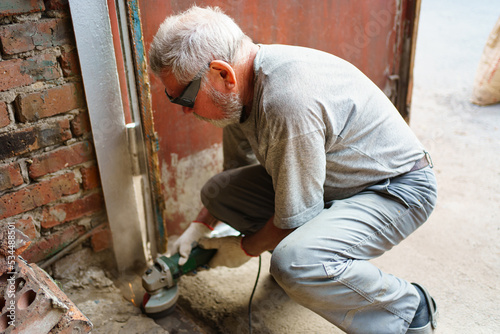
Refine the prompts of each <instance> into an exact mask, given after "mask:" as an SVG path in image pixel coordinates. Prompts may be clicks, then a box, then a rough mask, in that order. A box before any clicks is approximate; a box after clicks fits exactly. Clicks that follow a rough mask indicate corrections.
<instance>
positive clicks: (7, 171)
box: [0, 163, 24, 191]
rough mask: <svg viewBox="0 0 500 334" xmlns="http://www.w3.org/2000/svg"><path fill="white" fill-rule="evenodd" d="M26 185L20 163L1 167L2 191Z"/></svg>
mask: <svg viewBox="0 0 500 334" xmlns="http://www.w3.org/2000/svg"><path fill="white" fill-rule="evenodd" d="M23 183H24V180H23V175H22V174H21V168H20V167H19V164H18V163H12V164H9V165H4V166H0V191H3V190H6V189H10V188H13V187H17V186H20V185H21V184H23Z"/></svg>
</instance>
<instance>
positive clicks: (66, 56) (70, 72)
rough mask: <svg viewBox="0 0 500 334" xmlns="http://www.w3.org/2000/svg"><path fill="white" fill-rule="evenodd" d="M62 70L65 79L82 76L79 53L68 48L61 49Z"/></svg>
mask: <svg viewBox="0 0 500 334" xmlns="http://www.w3.org/2000/svg"><path fill="white" fill-rule="evenodd" d="M60 59H61V60H60V61H61V69H62V71H63V74H64V76H65V77H71V76H75V75H80V73H81V72H80V62H79V60H78V51H77V50H76V49H70V48H68V47H62V48H61V58H60Z"/></svg>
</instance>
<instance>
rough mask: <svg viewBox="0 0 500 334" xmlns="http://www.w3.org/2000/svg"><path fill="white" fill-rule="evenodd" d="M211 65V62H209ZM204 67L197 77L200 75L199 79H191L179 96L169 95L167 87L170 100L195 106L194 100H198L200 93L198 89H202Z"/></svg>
mask: <svg viewBox="0 0 500 334" xmlns="http://www.w3.org/2000/svg"><path fill="white" fill-rule="evenodd" d="M208 66H210V63H209V64H208ZM203 70H204V69H202V70H201V71H200V73H198V74H197V75H196V76H195V77H198V76H199V78H198V79H194V80H193V81H191V82H190V83H189V84H188V85H187V86H186V88H184V90H183V91H182V93H181V95H179V96H177V97H175V98H174V97H172V96H170V95H168V93H167V89H165V94H166V95H167V97H168V99H169V100H170V102H172V103H175V104H179V105H181V106H183V107H188V108H193V107H194V101H195V100H196V96H197V95H198V91H199V90H200V86H201V76H200V74H201V73H202V72H203Z"/></svg>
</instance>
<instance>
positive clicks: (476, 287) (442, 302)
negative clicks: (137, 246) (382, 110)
mask: <svg viewBox="0 0 500 334" xmlns="http://www.w3.org/2000/svg"><path fill="white" fill-rule="evenodd" d="M495 8H496V10H495ZM498 9H499V8H498V0H478V1H475V2H474V4H472V3H471V2H470V1H467V0H460V1H457V0H439V1H438V0H435V1H431V0H423V4H422V11H421V18H420V26H419V36H418V45H417V54H416V62H415V68H414V75H415V82H414V91H413V104H412V111H411V115H412V116H411V127H412V128H413V129H414V131H415V132H416V134H417V135H418V136H419V138H420V139H421V141H422V142H423V144H424V145H425V146H426V147H427V148H428V150H429V151H430V153H431V154H432V158H433V160H434V164H435V171H436V173H437V176H438V183H439V202H438V206H437V208H436V210H435V212H434V213H433V215H432V216H431V218H430V219H429V221H428V222H427V223H426V224H425V225H424V226H423V227H422V228H421V229H419V230H418V231H417V232H415V233H414V234H413V235H411V236H410V237H409V238H408V239H407V240H406V241H405V242H403V243H402V244H401V245H399V246H397V247H396V248H394V249H393V250H391V251H390V252H388V253H387V254H385V255H384V256H382V257H380V258H379V259H376V260H375V261H373V262H374V263H375V264H376V265H378V266H379V267H380V268H381V269H382V270H384V271H386V272H390V273H392V274H394V275H397V276H399V277H402V278H405V279H407V280H410V281H416V282H419V283H421V284H423V285H424V286H426V287H427V288H428V289H429V291H430V292H431V294H432V295H433V296H434V297H435V299H436V300H437V303H438V307H439V312H440V318H439V321H438V330H437V333H441V334H444V333H500V307H499V306H498V305H499V301H500V300H499V297H498V295H499V293H500V257H499V255H500V243H499V242H498V240H499V237H500V235H499V234H500V224H499V222H500V204H499V203H500V195H499V191H498V189H499V188H500V167H499V166H500V153H499V152H500V151H499V148H500V105H496V106H491V107H477V106H474V105H472V104H470V103H469V98H470V93H471V90H472V84H473V80H474V76H475V71H476V68H477V64H478V62H479V59H480V56H481V53H482V50H483V47H484V44H485V41H486V39H487V37H488V34H489V33H490V31H491V29H492V27H493V25H494V23H495V21H496V19H497V18H498V15H499V14H500V13H499V10H498ZM269 260H270V254H268V253H266V254H264V255H263V256H262V270H261V275H260V280H259V283H258V287H257V290H256V293H255V296H254V300H253V304H252V324H253V326H252V327H253V333H266V334H267V333H269V334H284V333H301V334H308V333H311V334H312V333H342V332H341V331H340V330H339V329H337V328H335V327H334V326H333V325H331V324H329V323H328V322H326V321H325V320H324V319H322V318H321V317H319V316H317V315H316V314H314V313H312V312H310V311H309V310H307V309H305V308H303V307H301V306H299V305H297V304H296V303H294V302H293V301H291V300H290V298H288V296H287V295H286V294H285V293H284V292H283V291H282V290H281V289H280V288H279V287H278V285H277V284H276V283H275V282H274V281H273V279H272V277H271V276H270V275H269V271H268V269H269ZM68 262H72V261H70V260H69V261H68ZM258 264H259V263H258V259H253V260H251V261H250V262H249V263H247V264H245V265H244V266H242V267H240V268H237V269H228V268H217V269H212V270H209V271H203V272H200V273H198V274H197V275H195V276H188V277H184V278H183V279H182V280H181V283H180V293H181V297H180V300H179V303H178V305H179V308H178V309H177V311H176V313H175V314H173V315H172V316H170V317H167V318H164V319H162V320H160V321H157V322H156V324H154V323H153V322H151V321H150V320H149V319H145V318H144V317H142V316H141V315H140V314H137V312H136V309H134V308H131V309H130V310H126V309H127V307H125V306H124V304H123V303H124V299H123V298H121V297H120V298H117V299H116V298H115V297H116V296H117V291H118V289H116V288H115V287H114V286H112V285H110V284H111V283H109V282H107V283H106V284H107V285H106V284H104V285H106V286H107V287H106V289H107V292H106V293H108V292H109V294H110V296H109V297H106V296H107V295H106V294H103V293H101V294H100V296H98V297H96V296H95V294H94V295H92V296H91V297H85V296H82V294H83V293H84V291H85V289H81V290H78V287H76V288H77V290H78V291H79V292H78V291H76V292H75V294H72V295H71V296H72V297H71V298H72V299H74V300H76V301H77V302H76V304H77V305H78V306H79V307H81V308H82V310H85V311H84V313H86V314H87V315H88V316H89V317H90V319H91V320H93V322H94V324H95V325H96V327H95V331H94V332H93V333H115V332H116V333H167V332H168V333H173V334H175V333H200V334H201V333H208V334H211V333H224V334H226V333H227V334H232V333H237V334H240V333H248V314H247V312H248V300H249V298H250V294H251V292H252V288H253V285H254V282H255V277H256V275H257V270H258ZM86 275H87V276H88V273H86ZM101 276H102V275H101ZM85 277H86V276H85ZM85 277H84V278H82V279H83V282H85V281H86V280H87V278H85ZM133 280H134V279H131V280H130V281H133ZM90 281H92V282H95V281H96V280H95V279H93V280H92V279H91V280H90ZM135 282H136V283H137V277H136V278H135ZM115 283H116V282H115ZM116 284H117V285H120V283H119V282H118V283H116ZM135 285H137V284H135ZM135 285H134V286H135ZM121 288H122V292H123V291H125V290H127V288H128V287H127V286H126V285H125V287H124V288H123V287H121ZM73 290H75V288H73ZM108 290H109V291H108ZM139 294H140V293H136V295H139ZM128 299H129V300H130V296H129V297H128ZM136 299H137V298H136ZM136 302H137V301H136ZM125 304H127V303H125ZM127 305H131V304H130V303H128V304H127ZM117 310H122V311H120V312H118V311H117Z"/></svg>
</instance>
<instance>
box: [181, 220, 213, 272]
mask: <svg viewBox="0 0 500 334" xmlns="http://www.w3.org/2000/svg"><path fill="white" fill-rule="evenodd" d="M211 232H212V230H211V229H210V228H209V227H208V226H207V225H205V224H203V223H200V222H192V223H191V224H190V225H189V226H188V228H187V229H186V230H185V231H184V233H182V235H181V236H180V237H179V239H177V240H176V241H175V243H174V248H173V249H172V254H175V253H179V255H180V257H179V266H182V265H184V264H185V263H186V262H187V260H188V258H189V254H191V250H192V249H193V247H194V246H196V244H197V242H198V240H200V239H201V238H204V237H208V236H209V235H210V233H211Z"/></svg>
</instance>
